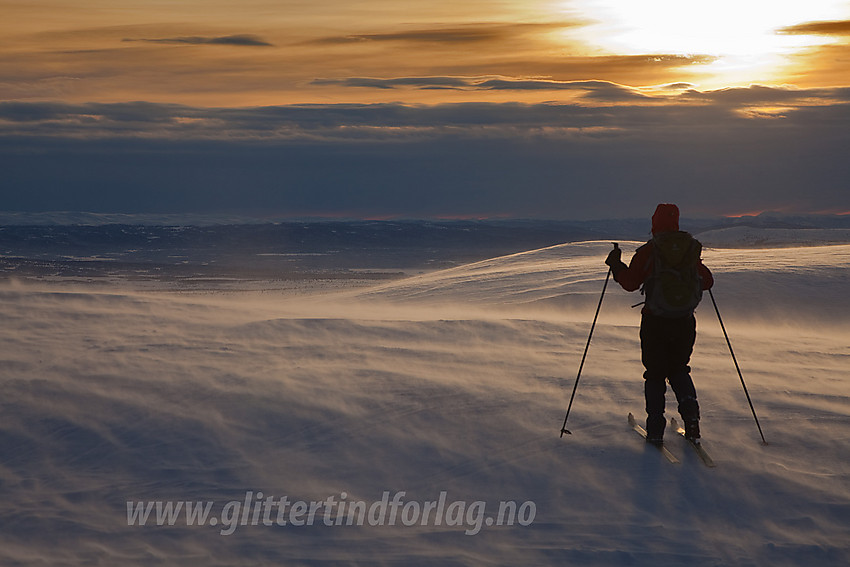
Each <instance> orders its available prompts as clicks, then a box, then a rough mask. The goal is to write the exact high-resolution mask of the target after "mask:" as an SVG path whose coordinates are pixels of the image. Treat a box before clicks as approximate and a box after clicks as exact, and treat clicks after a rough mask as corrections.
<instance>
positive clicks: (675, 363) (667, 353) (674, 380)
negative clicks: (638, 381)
mask: <svg viewBox="0 0 850 567" xmlns="http://www.w3.org/2000/svg"><path fill="white" fill-rule="evenodd" d="M695 341H696V318H695V317H694V316H693V315H688V316H686V317H678V318H666V317H658V316H655V315H651V314H649V313H644V314H643V316H642V318H641V323H640V348H641V360H642V362H643V366H644V368H646V371H645V372H644V373H643V377H644V380H645V383H644V386H645V394H646V414H647V423H650V422H651V421H653V420H656V421H660V420H663V419H664V417H663V416H664V405H665V394H666V392H667V382H668V381H669V382H670V387H671V388H672V389H673V393H675V394H676V400H677V401H678V402H679V407H678V409H679V414H680V415H681V416H682V419H683V420H685V421H688V420H694V419H699V405H698V403H697V393H696V389H695V388H694V383H693V380H691V367H690V366H688V363H689V362H690V359H691V353H692V352H693V350H694V342H695ZM659 425H660V424H659ZM661 427H662V428H663V426H661ZM662 430H663V429H662Z"/></svg>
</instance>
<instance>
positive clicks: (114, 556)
mask: <svg viewBox="0 0 850 567" xmlns="http://www.w3.org/2000/svg"><path fill="white" fill-rule="evenodd" d="M636 245H637V243H626V244H623V247H624V249H625V252H624V255H625V256H626V257H628V255H629V254H630V252H631V250H632V249H634V247H635V246H636ZM610 247H611V245H610V243H607V242H594V243H577V244H568V245H562V246H557V247H551V248H546V249H543V250H537V251H530V252H526V253H521V254H514V255H511V256H506V257H502V258H495V259H492V260H489V261H485V262H478V263H475V264H470V265H467V266H461V267H458V268H454V269H451V270H445V271H441V272H434V273H431V274H423V275H421V276H418V277H415V278H409V279H406V280H401V281H397V282H392V283H389V284H381V285H379V286H375V287H372V288H369V289H367V290H362V289H361V290H356V291H343V292H339V293H328V294H323V295H314V296H309V297H304V296H295V297H289V296H287V295H285V294H269V293H266V294H258V293H247V292H246V293H242V294H237V293H230V294H227V295H216V294H208V295H204V294H192V295H178V294H170V293H156V292H146V293H137V292H132V291H128V289H127V288H122V289H114V290H111V291H110V290H105V289H103V288H102V287H94V286H70V285H61V284H55V285H50V286H31V285H26V286H22V285H13V284H10V285H6V286H5V287H3V288H2V289H0V297H2V302H0V315H2V318H3V321H4V324H3V326H2V327H0V339H1V340H2V342H0V344H2V347H0V349H2V350H0V359H2V360H1V361H0V368H2V371H0V379H2V387H3V396H2V398H0V491H2V500H0V563H2V564H3V565H39V564H43V565H84V564H85V565H151V564H163V565H202V564H203V565H342V564H345V565H441V566H442V565H639V566H642V565H647V566H650V565H651V566H659V565H662V566H663V565H670V566H673V565H676V566H678V565H683V564H687V565H695V566H701V565H712V566H716V565H770V566H776V565H780V566H781V565H789V566H790V565H794V566H797V565H826V566H833V565H834V566H839V565H842V566H843V565H846V564H847V563H848V561H850V464H848V461H847V459H846V458H845V455H846V449H847V442H848V440H850V411H848V407H850V405H848V402H850V388H848V374H847V361H848V360H850V349H849V348H848V344H850V342H848V335H850V332H848V328H847V326H846V321H847V316H848V315H850V313H848V307H847V305H848V302H847V301H846V299H845V298H844V294H845V293H846V290H847V289H848V285H847V284H848V283H850V282H848V277H850V276H849V274H850V246H828V247H812V248H805V249H802V248H801V249H791V250H763V249H759V250H720V249H715V250H707V251H706V253H705V259H706V263H707V264H708V265H709V266H710V267H712V269H713V270H714V272H715V275H716V277H717V285H716V288H715V296H716V298H717V301H718V304H719V306H720V308H721V310H722V313H723V316H724V320H725V322H726V324H727V329H728V331H729V333H730V338H731V339H732V342H733V345H734V347H735V350H736V354H737V355H738V359H739V362H740V364H741V368H742V370H743V372H744V376H745V378H746V380H747V385H748V386H749V389H750V393H751V395H752V397H753V400H754V402H755V404H756V410H757V412H758V415H759V418H760V419H761V422H762V426H763V428H764V431H765V435H766V436H767V439H768V441H769V442H770V445H768V446H762V445H761V444H760V439H759V436H758V431H757V430H756V427H755V424H754V422H753V419H752V415H751V414H750V410H749V407H748V406H747V404H746V400H745V398H744V394H743V391H742V389H741V386H740V382H739V380H738V377H737V374H736V373H735V369H734V366H733V365H732V361H731V358H730V357H729V354H728V350H727V347H726V343H725V340H724V339H723V336H722V334H721V332H720V329H719V326H718V324H717V320H716V317H715V315H714V311H713V308H712V307H711V304H710V299H708V298H706V300H705V303H704V304H703V305H702V306H701V307H700V309H699V312H698V319H699V338H698V341H697V346H696V349H695V353H694V356H693V359H692V366H693V373H694V377H695V380H696V383H697V386H698V389H699V392H700V398H701V402H702V409H703V418H704V419H703V429H704V437H705V445H706V447H707V449H708V450H709V451H710V452H711V454H712V456H713V457H714V459H715V461H716V462H717V464H718V467H717V468H716V469H707V468H705V467H703V465H702V464H701V463H700V462H699V461H698V460H697V459H696V457H695V455H693V454H692V453H691V452H690V450H689V448H688V447H687V446H685V445H684V443H680V442H678V440H677V439H672V438H671V439H670V446H671V449H672V450H673V451H674V452H675V453H676V454H677V455H678V456H679V457H680V458H681V460H682V463H681V464H680V465H678V466H674V465H671V464H669V463H667V462H666V461H664V460H663V459H662V458H660V455H659V454H658V453H657V451H655V450H654V449H651V448H647V447H645V446H644V445H643V444H642V443H641V442H640V439H639V438H638V437H637V436H636V435H635V434H634V433H633V432H631V431H630V429H629V427H628V425H627V424H626V414H627V413H628V412H630V411H631V412H635V413H636V414H638V415H640V410H641V407H642V380H641V366H640V361H639V351H638V338H637V324H638V314H637V310H632V309H630V308H629V305H630V304H632V303H636V302H637V301H639V299H640V298H639V297H636V296H635V295H630V294H627V293H625V292H624V291H622V290H621V289H619V288H618V287H617V286H616V284H614V283H613V282H610V283H609V286H608V288H607V292H606V297H605V300H604V303H603V307H602V313H601V315H600V323H599V324H598V326H597V328H596V330H595V333H594V338H593V341H592V344H591V346H590V350H589V353H588V358H587V362H586V364H585V367H584V371H583V376H582V379H581V383H580V386H579V389H578V395H577V397H576V400H575V403H574V407H573V412H572V414H571V416H570V423H569V428H570V429H571V430H572V432H573V435H571V436H566V437H565V438H563V439H562V438H559V433H558V432H559V429H560V427H561V423H562V420H563V417H564V410H565V408H566V403H567V401H568V399H569V394H570V390H571V388H572V385H573V382H574V379H575V374H576V370H577V368H578V364H579V359H580V357H581V353H582V351H583V348H584V345H585V341H586V339H587V333H588V330H589V326H590V320H591V318H592V316H593V310H594V308H595V306H596V302H597V301H598V298H599V293H600V291H601V289H602V284H603V281H604V277H605V266H604V264H602V260H603V259H604V257H605V254H607V251H608V250H609V249H610ZM673 405H674V404H670V406H671V407H672V406H673ZM259 492H262V493H263V495H262V496H258V493H259ZM402 493H403V494H402ZM385 494H387V501H386V502H387V503H386V505H382V502H383V498H384V495H385ZM443 494H444V496H442V498H443V500H444V503H445V507H444V508H442V509H440V510H441V511H442V515H440V516H439V517H440V518H441V521H440V523H439V524H438V523H437V521H436V519H435V518H436V517H438V508H436V507H435V508H433V509H432V510H431V515H430V516H429V517H428V518H427V519H425V521H423V518H424V510H425V509H426V507H427V505H428V503H435V504H436V503H438V502H439V501H440V499H441V495H443ZM284 496H285V497H287V498H288V500H289V501H290V502H297V501H304V502H305V503H308V504H309V502H323V503H324V504H323V505H324V506H329V505H330V506H332V504H331V502H337V503H338V502H346V503H355V502H363V503H364V506H367V507H368V508H369V510H370V511H374V512H375V516H374V518H375V519H376V520H378V519H383V520H384V522H383V523H384V525H370V521H369V520H370V516H369V515H368V514H367V515H366V516H364V517H363V518H362V519H363V521H362V522H357V521H354V522H353V523H354V524H358V523H362V524H364V525H345V524H347V516H345V515H340V516H337V515H336V512H337V510H338V508H333V511H334V512H333V513H332V514H331V515H329V516H324V515H323V512H322V508H321V507H318V508H317V509H316V510H314V512H315V515H314V522H313V523H314V525H312V526H309V525H303V526H298V525H293V522H291V521H290V520H292V519H293V517H292V516H290V515H285V516H284V517H283V519H284V520H286V521H287V523H286V525H278V522H277V521H276V520H277V519H278V516H277V513H276V511H271V512H270V514H269V515H268V517H266V515H265V510H264V509H263V508H262V506H260V504H261V503H263V502H265V501H266V499H268V498H270V497H273V498H274V500H275V501H279V499H280V498H281V497H284ZM329 497H332V498H333V500H332V501H329V500H328V499H329ZM246 499H247V500H246ZM393 499H396V500H397V501H398V502H399V504H398V506H397V507H396V508H393V506H392V504H391V503H392V500H393ZM128 501H130V502H133V503H138V502H143V503H144V502H149V501H152V502H155V501H159V502H163V503H165V502H172V503H173V504H174V503H177V502H186V501H191V502H207V501H209V502H212V503H213V504H212V506H211V515H210V516H209V518H208V521H207V522H206V525H191V526H187V525H186V519H185V516H182V515H180V516H176V517H175V522H174V525H171V526H169V525H161V526H157V525H154V524H155V523H156V522H155V520H154V516H155V512H154V513H153V515H152V516H151V518H150V519H149V521H148V525H146V526H139V525H128V513H127V502H128ZM246 502H247V503H248V505H250V506H246ZM500 502H513V503H514V504H515V506H516V508H517V510H521V512H522V514H517V515H516V521H515V522H514V523H513V525H498V524H499V523H503V524H504V523H505V522H499V521H498V512H499V506H500ZM308 508H309V506H308ZM391 509H395V521H394V522H390V516H389V514H390V512H389V511H390V510H391ZM510 509H511V508H510V506H509V505H508V506H507V507H506V508H505V510H510ZM290 510H291V509H290ZM382 510H383V511H385V512H386V514H385V515H384V516H381V512H382ZM417 510H418V515H417V517H416V520H417V521H416V522H405V519H406V520H411V519H412V518H413V514H414V512H417ZM255 511H256V514H255ZM348 511H350V512H352V514H353V515H352V518H353V519H354V520H356V519H357V518H356V510H353V509H352V508H347V509H346V508H343V512H348ZM479 512H481V513H480V514H479ZM243 514H244V515H243ZM308 514H309V512H308V511H304V512H303V513H302V514H301V515H300V516H299V515H298V514H296V515H295V518H294V519H295V520H296V522H294V523H298V522H297V520H298V519H300V520H301V521H304V520H305V518H306V517H307V516H308ZM405 514H406V515H405ZM338 518H339V523H340V524H343V525H337V519H338ZM212 519H215V523H216V525H210V524H211V520H212ZM264 519H268V520H269V522H268V523H270V524H271V525H268V526H267V525H264V521H263V520H264ZM243 520H244V523H243ZM325 520H327V521H328V523H330V524H331V525H330V526H328V525H325ZM136 523H137V522H136ZM195 523H197V522H195ZM372 523H374V524H378V523H379V522H377V521H375V522H372ZM389 523H394V524H395V525H392V526H390V525H386V524H389ZM405 523H411V524H415V525H405ZM422 524H424V525H422ZM521 524H527V525H521ZM227 532H232V533H230V535H222V534H223V533H227ZM468 534H474V535H468Z"/></svg>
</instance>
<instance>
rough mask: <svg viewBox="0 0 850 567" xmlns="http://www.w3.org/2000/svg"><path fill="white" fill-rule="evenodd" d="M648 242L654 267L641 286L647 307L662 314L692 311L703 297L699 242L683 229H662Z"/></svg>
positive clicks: (673, 314)
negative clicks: (669, 230) (650, 243)
mask: <svg viewBox="0 0 850 567" xmlns="http://www.w3.org/2000/svg"><path fill="white" fill-rule="evenodd" d="M650 242H652V259H653V268H652V273H651V274H650V275H649V277H648V278H647V280H646V282H645V283H644V287H643V289H642V290H641V291H643V292H644V293H645V294H646V307H647V309H648V310H649V312H650V313H652V314H653V315H659V316H661V317H684V316H686V315H690V314H692V313H693V312H694V309H696V307H697V305H698V304H699V302H700V300H701V299H702V277H701V276H700V275H699V262H700V254H701V253H702V244H700V243H699V241H698V240H697V239H695V238H694V237H693V236H691V235H690V234H688V233H687V232H684V231H674V232H662V233H660V234H657V235H655V236H654V237H653V238H652V240H651V241H650Z"/></svg>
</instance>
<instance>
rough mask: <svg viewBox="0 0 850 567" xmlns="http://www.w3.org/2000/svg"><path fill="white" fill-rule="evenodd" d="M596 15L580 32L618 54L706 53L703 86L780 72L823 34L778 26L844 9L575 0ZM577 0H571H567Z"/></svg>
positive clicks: (740, 1) (775, 0)
mask: <svg viewBox="0 0 850 567" xmlns="http://www.w3.org/2000/svg"><path fill="white" fill-rule="evenodd" d="M577 3H578V5H579V6H580V7H581V10H582V11H583V13H585V14H586V15H587V16H588V17H589V18H591V19H592V20H593V21H594V22H596V23H595V24H593V25H590V26H588V27H587V28H586V29H585V33H586V40H587V41H589V42H591V43H593V44H596V45H597V46H599V47H600V48H602V49H604V50H606V51H610V52H614V53H620V54H675V55H708V56H712V57H714V58H715V59H714V63H711V64H709V65H704V66H701V68H700V69H689V71H690V72H693V71H695V70H696V71H699V72H700V73H701V75H703V76H704V78H705V81H704V86H730V85H731V84H741V83H742V82H743V83H750V82H757V81H764V80H768V81H771V80H773V81H775V80H781V75H782V72H783V67H784V64H785V63H786V62H787V58H788V56H789V55H791V54H793V53H796V52H799V51H800V50H801V49H805V48H808V47H812V46H814V45H818V44H823V43H824V42H825V41H827V40H825V39H824V38H818V37H815V36H807V35H790V34H782V33H779V31H778V30H780V29H782V28H784V27H788V26H792V25H795V24H799V23H803V22H811V21H822V20H830V19H841V18H846V17H848V11H850V10H848V3H847V2H840V1H835V0H804V1H800V0H767V1H766V0H714V1H713V2H709V3H704V2H693V1H688V0H641V1H630V0H577ZM570 6H572V7H573V8H575V7H576V2H570Z"/></svg>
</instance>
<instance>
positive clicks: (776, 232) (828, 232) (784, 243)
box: [696, 226, 850, 248]
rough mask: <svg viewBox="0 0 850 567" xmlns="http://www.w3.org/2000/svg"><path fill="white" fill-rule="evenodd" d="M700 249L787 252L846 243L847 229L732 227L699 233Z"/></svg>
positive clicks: (849, 240) (849, 238)
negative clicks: (791, 248) (767, 249)
mask: <svg viewBox="0 0 850 567" xmlns="http://www.w3.org/2000/svg"><path fill="white" fill-rule="evenodd" d="M696 237H697V239H698V240H699V241H700V242H701V243H702V245H703V246H709V247H716V248H787V247H794V246H823V245H825V244H847V243H850V229H848V228H761V227H750V226H735V227H730V228H720V229H716V230H708V231H705V232H700V233H698V234H697V235H696Z"/></svg>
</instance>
